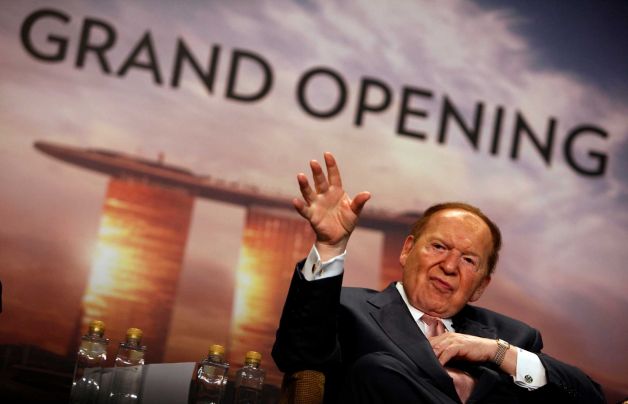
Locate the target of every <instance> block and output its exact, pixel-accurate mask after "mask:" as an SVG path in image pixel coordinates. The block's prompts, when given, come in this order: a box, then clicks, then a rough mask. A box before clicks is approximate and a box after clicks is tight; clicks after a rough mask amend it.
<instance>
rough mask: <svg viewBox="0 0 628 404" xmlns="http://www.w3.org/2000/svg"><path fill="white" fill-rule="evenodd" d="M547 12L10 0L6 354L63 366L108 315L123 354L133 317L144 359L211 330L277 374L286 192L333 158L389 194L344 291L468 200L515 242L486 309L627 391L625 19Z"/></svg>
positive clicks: (199, 347) (386, 265) (5, 102)
mask: <svg viewBox="0 0 628 404" xmlns="http://www.w3.org/2000/svg"><path fill="white" fill-rule="evenodd" d="M519 3H528V4H526V5H524V4H519ZM533 3H535V4H534V5H533V4H530V3H529V2H513V3H512V4H508V2H494V1H490V0H477V1H454V0H452V1H447V2H428V1H418V2H417V1H396V2H363V1H325V2H314V1H309V0H294V1H255V2H245V1H230V2H220V1H207V2H201V1H184V2H182V1H177V2H153V1H139V2H138V1H134V2H128V1H106V2H104V1H62V2H60V1H19V2H17V1H14V2H9V1H5V2H3V3H2V6H1V8H2V13H0V47H1V48H2V60H1V61H0V95H1V98H0V103H1V106H2V107H1V108H0V128H1V130H2V131H1V134H0V136H1V138H0V139H1V140H0V155H1V158H0V185H1V188H2V196H1V203H0V206H1V209H0V221H1V223H2V226H0V281H1V282H2V285H3V292H2V309H3V310H2V314H0V343H1V344H4V345H6V346H16V345H28V346H33V347H36V348H38V349H40V350H43V351H46V352H49V353H50V354H52V355H56V356H58V357H60V358H71V357H72V356H73V355H74V354H75V352H76V347H77V344H78V338H79V337H80V335H82V334H84V333H85V331H86V328H87V323H88V322H89V321H90V320H94V319H100V320H103V321H104V322H105V323H106V326H107V332H106V335H107V336H108V337H109V338H110V339H111V340H112V344H111V346H110V353H109V355H110V356H111V355H114V354H115V345H117V343H118V342H119V341H120V340H122V339H123V337H124V333H125V330H126V328H128V327H139V328H141V329H142V330H143V331H144V335H145V337H144V343H145V344H146V345H147V347H148V348H147V349H148V351H147V352H148V354H147V355H148V361H149V362H151V363H157V362H187V361H196V360H199V359H201V358H202V357H203V356H205V355H206V352H207V348H208V346H209V345H210V344H213V343H219V344H223V345H225V347H226V349H227V354H228V358H229V360H230V362H231V363H232V368H235V367H237V366H238V365H239V364H241V363H242V361H243V356H244V354H245V352H246V351H248V350H256V351H260V352H261V353H262V354H263V355H264V358H263V359H262V367H265V368H267V369H268V370H269V381H270V382H271V383H275V384H278V383H279V381H280V377H281V375H280V373H279V372H278V371H277V370H276V368H275V365H274V363H273V362H272V359H271V358H270V347H271V345H272V342H273V340H274V332H275V330H276V327H277V322H278V318H279V314H280V311H281V307H282V305H283V301H284V298H285V292H286V290H287V287H288V283H289V280H290V277H291V276H292V273H293V270H294V264H295V263H296V262H297V261H298V260H300V259H302V258H303V257H305V255H306V254H307V252H308V251H309V249H310V247H311V245H312V241H313V236H312V233H311V230H310V229H309V227H308V225H307V224H306V223H305V222H304V221H303V220H302V219H301V218H300V217H299V216H298V215H297V214H296V213H295V212H294V211H293V210H292V209H291V205H290V200H291V198H292V197H294V196H297V195H298V187H297V182H296V174H297V173H299V172H307V170H308V161H309V160H311V159H318V160H320V159H321V158H322V154H323V152H324V151H331V152H333V153H334V155H335V156H336V158H337V160H338V162H339V165H340V168H341V170H342V173H343V180H344V184H345V186H346V188H347V189H348V190H349V192H350V193H352V194H353V193H356V192H359V191H362V190H367V191H370V192H371V193H372V195H373V198H372V200H371V201H369V203H368V206H367V209H366V210H365V212H364V217H363V220H362V221H361V223H360V227H359V228H358V229H357V231H356V234H355V237H354V239H352V242H351V244H350V246H349V250H348V258H347V263H346V277H345V283H346V284H347V285H359V286H365V287H371V288H382V287H384V286H385V285H387V284H388V283H390V282H391V281H394V280H396V279H398V278H399V276H400V268H399V264H398V255H399V251H400V248H401V244H402V240H403V237H404V235H405V234H406V233H405V232H406V231H407V230H408V228H409V225H410V223H412V220H413V218H415V217H416V216H417V214H420V212H421V211H422V210H424V209H425V208H426V207H428V206H430V205H431V204H434V203H436V202H441V201H466V202H470V203H472V204H475V205H478V206H480V207H481V208H482V209H483V210H485V212H486V213H487V214H488V215H489V216H491V217H492V218H494V219H495V221H496V222H497V223H498V224H499V225H500V226H501V229H502V231H503V234H504V239H505V246H504V250H503V254H502V256H501V258H500V263H499V266H498V269H497V272H496V274H495V276H494V278H493V282H492V284H491V286H490V287H489V289H488V291H487V293H486V294H485V295H484V297H483V298H482V299H481V300H480V301H479V302H477V303H478V304H479V305H482V306H485V307H487V308H491V309H494V310H498V311H500V312H503V313H505V314H507V315H510V316H513V317H516V318H519V319H521V320H523V321H525V322H527V323H529V324H531V325H533V326H535V327H537V328H539V329H540V330H541V331H542V333H543V337H544V342H545V350H546V351H547V352H548V353H550V354H552V355H554V356H556V357H558V358H560V359H563V360H565V361H566V362H569V363H572V364H574V365H576V366H579V367H581V368H582V369H583V370H585V371H586V372H587V373H588V374H590V375H591V376H592V377H593V378H594V379H596V380H598V381H599V382H600V383H601V384H603V386H604V388H605V389H606V390H607V392H614V393H615V394H619V395H624V396H626V395H628V382H627V378H626V375H628V338H626V335H627V334H628V322H627V321H626V319H625V315H626V312H627V310H628V295H627V294H626V285H627V284H628V275H626V274H627V272H626V262H628V249H627V248H626V242H627V240H628V209H627V208H628V202H627V201H628V195H627V191H628V119H627V111H628V85H627V84H626V71H628V70H626V69H627V67H628V66H627V65H626V52H627V50H628V47H627V39H626V38H628V36H622V35H621V34H622V33H625V32H626V31H625V29H624V30H623V31H622V30H619V31H617V29H616V27H617V26H625V22H626V20H625V18H626V15H627V14H626V12H625V8H624V7H623V6H621V5H619V2H617V3H616V4H617V6H615V7H616V8H617V9H618V10H609V7H610V8H612V7H614V6H613V3H607V4H605V5H604V6H599V7H604V8H598V7H596V6H593V5H591V4H590V3H589V2H570V8H569V9H568V10H563V9H561V8H560V5H558V4H547V2H544V4H541V2H533ZM556 3H558V2H556ZM618 11H619V13H618ZM621 12H623V14H622V13H621ZM618 18H619V19H620V22H621V23H617V19H618ZM622 21H623V22H622Z"/></svg>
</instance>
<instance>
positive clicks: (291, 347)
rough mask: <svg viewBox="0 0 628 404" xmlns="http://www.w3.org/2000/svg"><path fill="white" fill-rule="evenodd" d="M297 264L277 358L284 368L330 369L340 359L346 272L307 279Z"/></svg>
mask: <svg viewBox="0 0 628 404" xmlns="http://www.w3.org/2000/svg"><path fill="white" fill-rule="evenodd" d="M302 265H303V261H302V262H300V263H299V264H297V268H296V269H295V272H294V274H293V277H292V281H291V283H290V289H289V290H288V296H287V297H286V303H285V305H284V308H283V312H282V315H281V320H280V322H279V329H278V330H277V334H276V339H275V344H274V346H273V351H272V355H273V359H274V360H275V363H276V364H277V367H279V369H280V370H281V371H282V372H295V371H299V370H304V369H312V370H319V371H323V372H326V371H327V370H329V369H331V368H333V367H334V366H337V365H338V363H339V362H340V348H339V343H338V337H337V329H338V322H337V317H338V310H339V306H340V290H341V287H342V275H339V276H334V277H331V278H326V279H320V280H315V281H307V280H305V279H303V278H302V276H301V274H300V268H301V267H302Z"/></svg>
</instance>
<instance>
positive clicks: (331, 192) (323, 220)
mask: <svg viewBox="0 0 628 404" xmlns="http://www.w3.org/2000/svg"><path fill="white" fill-rule="evenodd" d="M324 158H325V166H326V167H327V177H325V173H324V172H323V168H322V167H321V165H320V164H319V163H318V162H317V161H316V160H312V161H310V168H311V169H312V179H313V181H314V189H312V187H310V184H309V182H308V179H307V176H306V175H305V174H303V173H299V174H298V175H297V181H298V182H299V188H300V189H301V195H302V196H303V199H299V198H295V199H293V201H292V203H293V205H294V207H295V209H296V210H297V212H299V214H300V215H301V216H303V217H304V218H305V219H307V220H308V221H309V222H310V225H311V226H312V229H314V232H315V233H316V248H317V250H318V252H319V254H320V256H321V259H322V260H323V261H326V260H328V259H330V258H332V257H335V256H337V255H339V254H342V253H343V252H344V250H345V249H346V247H347V242H348V241H349V237H350V236H351V233H352V232H353V230H354V229H355V226H356V224H357V222H358V217H359V216H360V212H361V211H362V208H363V207H364V204H366V201H368V200H369V199H370V198H371V194H370V193H368V192H360V193H358V194H357V195H356V196H355V197H354V198H353V199H351V198H350V197H349V195H347V193H346V192H345V191H344V189H343V188H342V180H341V178H340V170H339V169H338V165H337V164H336V160H335V159H334V156H333V155H332V154H331V153H329V152H326V153H325V154H324Z"/></svg>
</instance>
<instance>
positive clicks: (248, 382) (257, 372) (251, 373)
mask: <svg viewBox="0 0 628 404" xmlns="http://www.w3.org/2000/svg"><path fill="white" fill-rule="evenodd" d="M261 362H262V354H260V353H259V352H255V351H249V352H247V353H246V356H245V357H244V366H243V367H241V368H240V369H238V371H237V372H236V380H235V403H236V404H259V403H261V402H262V387H263V386H264V378H265V377H266V371H265V370H264V369H261V368H260V367H259V366H260V363H261Z"/></svg>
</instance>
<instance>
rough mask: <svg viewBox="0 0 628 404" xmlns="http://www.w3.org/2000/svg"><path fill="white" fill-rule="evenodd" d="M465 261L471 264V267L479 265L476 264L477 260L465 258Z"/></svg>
mask: <svg viewBox="0 0 628 404" xmlns="http://www.w3.org/2000/svg"><path fill="white" fill-rule="evenodd" d="M464 261H465V262H466V263H467V264H469V265H473V266H475V265H476V264H477V263H476V262H475V260H474V259H473V258H470V257H464Z"/></svg>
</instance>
